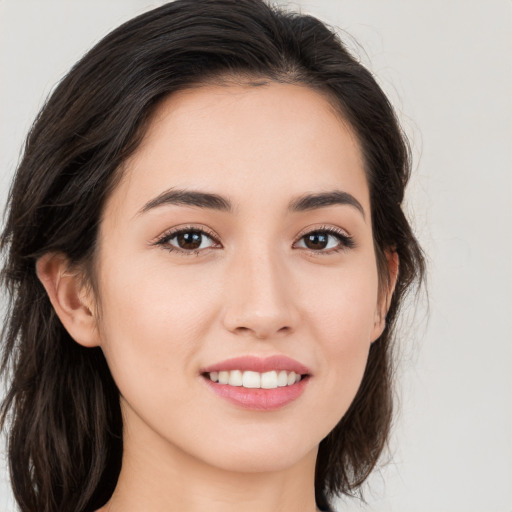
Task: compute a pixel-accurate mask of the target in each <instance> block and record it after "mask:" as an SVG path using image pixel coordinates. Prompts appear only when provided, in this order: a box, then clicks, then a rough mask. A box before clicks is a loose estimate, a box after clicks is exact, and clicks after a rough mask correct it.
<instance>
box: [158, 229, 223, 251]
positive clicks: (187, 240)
mask: <svg viewBox="0 0 512 512" xmlns="http://www.w3.org/2000/svg"><path fill="white" fill-rule="evenodd" d="M215 243H216V242H215V240H213V238H212V237H211V236H210V235H208V234H206V233H205V232H204V231H202V230H199V229H183V230H180V231H175V232H174V233H171V234H170V235H167V236H165V237H164V238H163V239H161V240H160V242H159V244H161V245H165V246H167V248H168V249H170V250H174V251H182V252H193V251H199V250H201V249H208V248H209V247H212V246H214V245H215Z"/></svg>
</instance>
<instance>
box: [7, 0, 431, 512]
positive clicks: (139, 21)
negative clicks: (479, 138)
mask: <svg viewBox="0 0 512 512" xmlns="http://www.w3.org/2000/svg"><path fill="white" fill-rule="evenodd" d="M232 79H237V80H238V79H239V80H242V81H243V82H244V83H247V84H248V85H250V86H254V87H258V86H261V85H263V84H265V83H267V82H268V81H276V82H286V83H293V84H299V85H305V86H307V87H310V88H312V89H314V90H317V91H319V92H321V93H323V94H326V95H327V97H328V98H329V99H330V100H331V102H334V103H333V105H335V107H336V108H337V109H338V110H339V111H340V112H341V114H342V118H343V119H344V120H345V121H346V122H347V123H348V124H349V125H350V126H351V128H352V130H353V131H354V133H355V134H356V136H357V138H358V140H359V143H360V146H361V150H362V154H363V158H364V162H365V171H366V175H367V179H368V184H369V190H370V203H371V210H372V211H371V214H372V215H371V216H372V225H373V233H374V245H375V251H376V259H377V265H378V270H379V276H380V278H381V288H382V284H383V283H384V284H385V283H386V282H388V281H387V280H388V279H389V275H388V268H389V267H388V264H387V259H386V250H387V251H394V252H396V254H397V255H398V258H399V261H400V272H399V275H398V279H397V283H396V287H395V291H394V293H393V296H392V297H391V300H390V304H389V310H388V312H387V317H386V327H385V329H384V332H383V334H382V335H381V336H380V338H379V339H378V340H377V341H375V342H374V343H373V344H372V346H371V349H370V353H369V358H368V363H367V367H366V371H365V374H364V377H363V380H362V383H361V386H360V388H359V390H358V393H357V395H356V397H355V400H354V401H353V403H352V405H351V406H350V408H349V410H348V411H347V413H346V414H345V415H344V416H343V418H342V419H341V420H340V422H339V424H338V425H337V426H336V427H335V428H334V430H333V431H332V432H331V433H330V434H329V435H328V436H327V437H326V438H325V439H324V440H323V441H322V442H321V443H320V447H319V452H318V459H317V466H316V476H315V492H316V501H317V505H318V507H320V508H323V509H325V508H328V505H329V501H330V499H331V498H332V497H333V496H335V495H339V494H342V493H344V494H352V493H354V492H355V491H356V490H357V489H358V488H359V486H360V485H361V484H362V482H363V481H364V480H365V479H366V478H367V476H368V475H369V474H370V472H371V470H372V469H373V467H374V466H375V464H376V463H377V461H378V459H379V456H380V454H381V453H382V450H383V448H384V446H385V444H386V440H387V438H388V434H389V429H390V424H391V417H392V357H391V349H392V340H393V330H394V325H395V320H396V317H397V314H398V311H399V308H400V305H401V303H402V301H403V298H404V296H405V295H406V293H407V291H408V290H409V289H410V287H411V285H412V284H413V283H414V282H415V281H417V280H421V277H422V275H423V272H424V260H423V255H422V252H421V249H420V247H419V245H418V243H417V241H416V239H415V238H414V235H413V233H412V231H411V229H410V226H409V224H408V222H407V220H406V218H405V216H404V214H403V211H402V209H401V206H400V205H401V202H402V199H403V194H404V188H405V185H406V184H407V181H408V179H409V173H410V158H409V150H408V146H407V142H406V139H405V137H404V135H403V134H402V132H401V129H400V127H399V124H398V122H397V119H396V116H395V114H394V112H393V109H392V107H391V105H390V104H389V102H388V100H387V98H386V96H385V95H384V93H383V92H382V90H381V89H380V87H379V86H378V84H377V83H376V81H375V80H374V78H373V77H372V75H371V74H370V73H369V72H368V71H367V70H366V69H365V68H364V67H363V66H362V65H361V64H359V63H358V62H357V61H356V60H355V59H354V58H353V57H352V56H351V55H350V54H349V53H348V51H347V50H346V49H345V47H344V45H343V43H342V42H341V40H340V39H339V37H338V36H337V35H336V34H335V33H334V32H333V31H331V30H330V29H328V28H327V27H326V26H325V25H324V24H323V23H322V22H320V21H319V20H317V19H316V18H314V17H312V16H308V15H302V14H298V13H289V12H286V11H284V10H282V9H280V8H278V7H271V6H269V5H268V4H266V3H265V2H263V1H260V0H177V1H175V2H172V3H169V4H166V5H163V6H162V7H159V8H157V9H154V10H152V11H149V12H147V13H145V14H142V15H140V16H138V17H136V18H134V19H132V20H130V21H128V22H127V23H125V24H123V25H122V26H120V27H119V28H117V29H115V30H114V31H112V32H111V33H110V34H108V35H107V36H106V37H105V38H104V39H103V40H102V41H100V42H99V43H98V44H97V45H96V46H95V47H94V48H92V49H91V50H90V51H89V52H88V53H87V54H86V55H85V56H84V57H83V58H82V59H81V60H80V61H79V62H78V63H77V64H76V65H75V66H74V67H73V68H72V70H71V71H70V72H69V74H68V75H67V76H66V77H65V78H64V79H63V80H62V81H61V83H60V84H59V85H58V87H57V88H56V89H55V91H54V92H53V93H52V95H51V96H50V98H49V99H48V101H47V102H46V104H45V105H44V107H43V108H42V110H41V112H40V113H39V115H38V117H37V119H36V121H35V123H34V125H33V126H32V129H31V131H30V133H29V135H28V137H27V140H26V144H25V148H24V155H23V159H22V161H21V163H20V165H19V167H18V169H17V171H16V175H15V179H14V182H13V185H12V188H11V190H10V194H9V200H8V210H7V219H6V224H5V228H4V231H3V233H2V235H1V238H0V249H1V250H2V251H3V252H4V254H5V265H4V267H3V270H2V274H1V277H2V281H3V283H4V285H5V287H6V289H7V292H8V295H9V306H8V311H7V322H6V323H5V325H4V329H3V347H2V350H3V358H2V371H3V372H4V374H5V375H8V376H9V379H10V385H9V387H8V390H7V394H6V397H5V399H4V401H3V403H2V407H1V424H2V425H3V426H5V425H6V424H7V423H9V424H10V430H9V432H8V443H9V448H8V452H9V464H10V472H11V481H12V486H13V490H14V495H15V498H16V500H17V502H18V504H19V506H20V508H21V510H22V511H23V512H28V511H34V510H38V511H42V512H43V511H44V512H57V511H61V510H67V511H73V512H92V511H94V510H96V509H98V508H99V507H101V506H102V505H104V503H105V502H106V501H107V500H108V499H109V498H110V495H111V494H112V492H113V490H114V488H115V485H116V482H117V478H118V475H119V471H120V467H121V457H122V447H123V444H122V417H121V411H120V405H119V392H118V389H117V387H116V384H115V382H114V381H113V379H112V376H111V374H110V371H109V369H108V366H107V364H106V361H105V358H104V357H103V354H102V352H101V350H100V349H99V348H94V349H91V348H84V347H82V346H80V345H78V344H77V343H75V342H74V341H73V340H72V339H71V337H70V335H69V334H68V333H67V331H66V330H65V329H64V327H63V325H62V324H61V323H60V321H59V319H58V317H57V315H56V314H55V312H54V310H53V308H52V306H51V304H50V301H49V299H48V296H47V294H46V292H45V290H44V288H43V286H42V284H41V283H40V282H39V280H38V278H37V275H36V272H35V264H36V261H37V260H38V258H40V257H41V256H43V255H44V254H47V253H49V252H58V253H62V254H64V255H65V256H66V257H67V258H68V260H69V262H70V265H71V267H72V268H82V269H84V271H85V276H86V277H87V278H88V282H89V284H90V285H91V287H92V289H97V283H96V281H95V272H94V255H95V252H96V250H97V239H98V228H99V225H100V223H101V215H102V212H103V208H104V205H105V202H106V200H107V199H108V197H109V195H110V194H111V192H112V190H114V189H115V187H116V186H117V184H118V183H119V180H120V179H122V176H123V163H124V162H125V161H126V159H127V158H128V157H129V156H130V155H131V154H132V153H133V152H134V151H135V150H136V148H137V147H138V145H139V143H140V142H141V140H142V137H143V136H144V133H145V130H146V128H147V126H148V123H149V121H150V119H151V117H152V114H153V112H154V111H155V109H156V108H157V107H158V105H159V104H160V103H161V101H162V100H163V99H165V98H166V97H168V96H169V95H170V94H172V93H174V92H177V91H180V90H183V89H187V88H191V87H196V86H198V85H201V84H205V83H209V82H212V81H214V82H217V83H219V81H220V82H222V81H225V80H232ZM384 288H385V286H384ZM96 295H98V294H96ZM84 383H87V386H85V385H84Z"/></svg>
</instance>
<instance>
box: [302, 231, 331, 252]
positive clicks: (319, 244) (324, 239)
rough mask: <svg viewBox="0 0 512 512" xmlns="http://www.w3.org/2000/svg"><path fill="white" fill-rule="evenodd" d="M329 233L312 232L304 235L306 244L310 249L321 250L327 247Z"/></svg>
mask: <svg viewBox="0 0 512 512" xmlns="http://www.w3.org/2000/svg"><path fill="white" fill-rule="evenodd" d="M328 241H329V235H327V234H325V233H310V234H309V235H306V236H305V237H304V244H305V245H306V247H307V248H308V249H312V250H314V251H315V250H316V251H318V250H321V249H325V248H326V247H327V243H328Z"/></svg>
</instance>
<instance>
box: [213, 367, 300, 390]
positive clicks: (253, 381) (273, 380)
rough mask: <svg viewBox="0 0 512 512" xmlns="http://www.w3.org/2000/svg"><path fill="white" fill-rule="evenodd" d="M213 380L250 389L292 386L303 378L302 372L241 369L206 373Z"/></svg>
mask: <svg viewBox="0 0 512 512" xmlns="http://www.w3.org/2000/svg"><path fill="white" fill-rule="evenodd" d="M206 375H207V376H208V377H209V378H210V380H211V381H213V382H218V383H219V384H229V385H230V386H237V387H240V386H243V387H244V388H249V389H256V388H262V389H275V388H278V387H280V388H282V387H285V386H292V385H293V384H295V383H296V382H299V381H300V380H301V375H300V373H295V372H287V371H285V370H281V371H279V372H278V371H276V370H272V371H270V372H265V373H259V372H252V371H245V372H242V371H241V370H231V371H220V372H210V373H208V374H206Z"/></svg>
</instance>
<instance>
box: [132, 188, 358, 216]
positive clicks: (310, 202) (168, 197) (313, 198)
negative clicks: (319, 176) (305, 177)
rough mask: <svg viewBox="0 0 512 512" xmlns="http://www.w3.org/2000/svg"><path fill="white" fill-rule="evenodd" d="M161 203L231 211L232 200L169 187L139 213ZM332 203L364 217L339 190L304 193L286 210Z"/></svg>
mask: <svg viewBox="0 0 512 512" xmlns="http://www.w3.org/2000/svg"><path fill="white" fill-rule="evenodd" d="M163 205H181V206H191V207H194V208H205V209H210V210H219V211H223V212H232V211H233V204H232V202H231V201H230V200H229V199H228V198H225V197H223V196H221V195H219V194H213V193H210V192H199V191H195V190H184V189H170V190H166V191H165V192H163V193H162V194H160V195H159V196H157V197H155V198H154V199H151V200H150V201H148V202H147V203H146V204H145V205H144V206H143V207H142V208H141V210H140V211H139V214H142V213H145V212H147V211H149V210H152V209H154V208H157V207H159V206H163ZM334 205H348V206H352V207H354V208H356V209H357V210H358V211H359V212H360V213H361V215H362V216H363V219H364V218H365V211H364V208H363V206H362V205H361V203H360V202H359V201H358V200H357V199H356V198H355V197H354V196H353V195H352V194H349V193H348V192H343V191H341V190H332V191H330V192H318V193H315V194H304V195H302V196H300V197H298V198H295V199H293V200H292V201H290V203H289V205H288V210H289V211H291V212H304V211H308V210H316V209H318V208H325V207H327V206H334Z"/></svg>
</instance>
